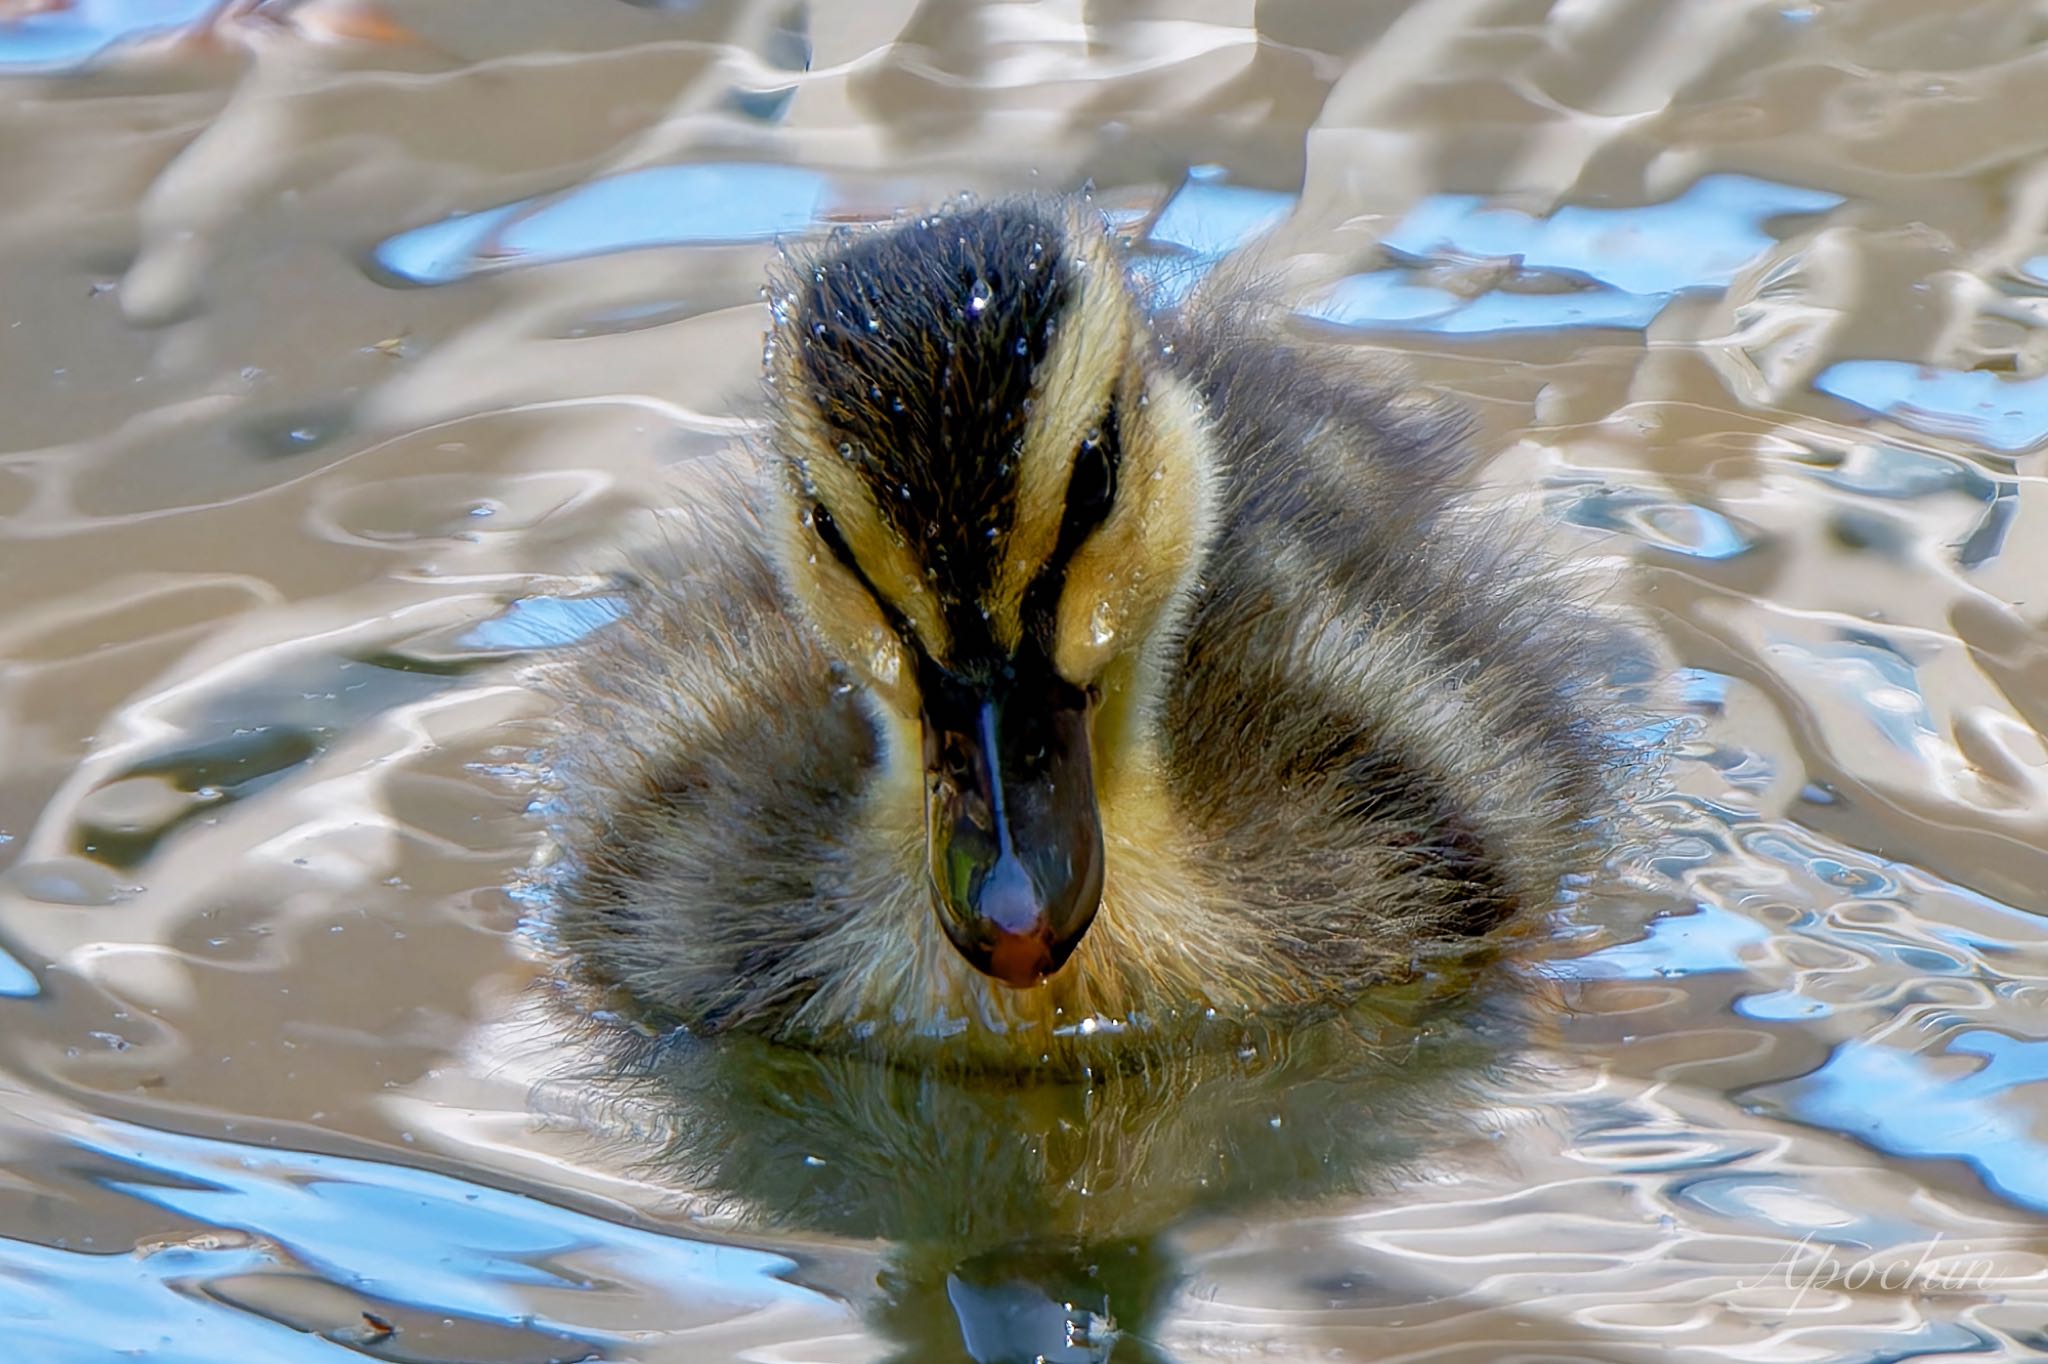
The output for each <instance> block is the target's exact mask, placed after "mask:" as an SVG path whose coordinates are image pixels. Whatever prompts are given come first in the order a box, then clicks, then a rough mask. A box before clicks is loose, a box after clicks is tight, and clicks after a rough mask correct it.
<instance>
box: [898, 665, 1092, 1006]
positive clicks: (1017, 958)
mask: <svg viewBox="0 0 2048 1364" xmlns="http://www.w3.org/2000/svg"><path fill="white" fill-rule="evenodd" d="M1093 709H1094V703H1093V701H1092V699H1091V697H1090V696H1089V694H1088V693H1087V692H1085V691H1083V690H1081V689H1080V688H1078V687H1074V686H1071V685H1070V684H1068V683H1066V682H1065V681H1064V680H1062V679H1060V678H1058V677H1057V676H1055V675H1052V674H1051V670H1050V668H1046V669H1044V670H1041V671H1039V672H1038V675H1037V676H1036V677H1034V678H1031V679H1029V680H1026V679H1023V678H1017V677H1007V678H1004V679H1002V680H1000V681H998V682H996V683H994V684H993V685H991V686H988V687H982V688H976V687H969V686H964V685H962V684H960V683H957V682H955V681H954V680H953V679H951V678H933V679H931V681H930V682H929V683H928V684H927V685H926V687H925V702H924V759H925V773H926V782H925V790H926V793H927V794H926V798H925V838H926V843H927V847H928V851H929V854H930V863H929V865H930V869H931V881H932V891H933V896H934V901H935V905H936V908H937V911H938V916H939V922H940V924H941V925H942V926H943V927H944V928H945V930H946V936H947V937H948V938H950V939H951V940H952V942H953V946H955V947H956V948H958V949H959V950H960V954H961V955H962V956H964V957H966V958H967V960H968V961H969V962H971V963H972V964H973V965H974V966H975V968H976V969H978V970H980V971H983V972H985V973H986V974H988V975H990V976H993V977H995V978H996V979H997V980H999V981H1002V982H1003V983H1004V984H1006V985H1012V986H1016V987H1018V988H1020V989H1022V988H1024V987H1026V986H1031V985H1036V984H1037V983H1038V982H1039V981H1041V980H1044V979H1045V978H1046V977H1047V976H1050V975H1052V974H1053V973H1054V972H1056V971H1058V970H1059V969H1060V967H1061V966H1062V965H1064V964H1065V963H1066V960H1067V958H1068V957H1069V956H1070V955H1072V953H1073V951H1074V948H1075V947H1076V946H1077V945H1078V944H1079V943H1080V941H1081V936H1082V934H1084V933H1086V932H1087V931H1088V925H1089V923H1090V922H1091V921H1092V920H1093V919H1094V918H1095V910H1096V907H1097V906H1098V905H1100V904H1101V902H1102V823H1101V820H1100V818H1099V817H1098V815H1097V812H1096V808H1095V774H1094V771H1093V765H1092V763H1091V760H1090V729H1091V727H1092V723H1093V718H1094V717H1093Z"/></svg>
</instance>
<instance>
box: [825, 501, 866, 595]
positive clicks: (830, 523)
mask: <svg viewBox="0 0 2048 1364" xmlns="http://www.w3.org/2000/svg"><path fill="white" fill-rule="evenodd" d="M811 529H812V530H814V531H816V532H817V533H818V538H819V539H820V540H822V541H824V542H825V548H826V549H828V550H830V551H832V557H833V558H835V559H837V560H838V561H839V562H840V564H841V565H842V566H843V567H845V568H846V570H847V571H848V572H850V573H854V574H857V575H859V577H860V580H861V582H862V583H863V584H864V585H867V587H868V590H869V591H870V592H872V591H874V587H873V585H872V584H868V580H867V575H866V574H865V573H861V571H860V565H859V564H858V563H856V562H855V561H854V557H853V551H852V550H850V549H848V548H847V547H846V537H845V536H843V535H841V534H840V533H839V523H838V522H837V521H834V520H833V519H832V513H831V512H829V511H826V510H825V506H824V504H823V503H822V502H821V503H819V504H817V505H815V506H813V507H812V508H811Z"/></svg>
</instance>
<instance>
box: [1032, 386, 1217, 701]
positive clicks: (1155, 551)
mask: <svg viewBox="0 0 2048 1364" xmlns="http://www.w3.org/2000/svg"><path fill="white" fill-rule="evenodd" d="M1139 385H1143V394H1144V397H1145V398H1146V400H1147V401H1145V402H1144V403H1142V404H1141V403H1140V402H1139V396H1140V395H1139V392H1138V391H1137V390H1138V387H1139ZM1118 414H1119V433H1120V435H1121V437H1122V441H1123V462H1122V465H1121V466H1120V469H1119V471H1118V474H1117V495H1116V503H1115V506H1114V508H1113V509H1112V510H1111V512H1110V514H1109V519H1108V520H1107V521H1105V522H1103V524H1102V527H1101V529H1099V530H1097V531H1096V532H1095V534H1094V535H1092V536H1090V537H1089V538H1088V539H1087V540H1086V541H1085V542H1083V543H1082V545H1081V548H1080V550H1079V551H1078V552H1076V553H1075V555H1074V558H1073V561H1072V562H1071V563H1070V564H1068V566H1067V577H1066V584H1065V587H1064V589H1063V590H1062V591H1061V593H1060V604H1059V614H1058V617H1057V619H1056V622H1055V629H1054V635H1053V664H1054V666H1055V667H1057V668H1058V669H1059V671H1060V673H1061V675H1062V676H1064V677H1066V678H1067V679H1068V680H1069V681H1071V682H1076V683H1092V682H1094V681H1096V680H1097V679H1098V678H1099V677H1100V676H1101V675H1102V672H1103V669H1104V668H1106V667H1107V666H1108V665H1109V663H1110V661H1111V660H1112V659H1114V658H1116V657H1117V656H1118V655H1119V654H1122V653H1126V652H1128V651H1132V650H1135V649H1137V648H1138V647H1139V646H1140V645H1142V644H1143V643H1144V642H1145V640H1146V639H1147V638H1148V637H1149V636H1150V635H1151V634H1152V633H1153V631H1154V627H1155V626H1156V625H1157V624H1158V623H1159V620H1160V618H1161V615H1162V613H1163V612H1164V609H1165V607H1166V605H1167V603H1168V602H1169V601H1170V600H1172V598H1173V596H1174V594H1175V593H1177V592H1179V591H1180V590H1181V588H1182V586H1183V585H1184V584H1185V582H1186V580H1187V578H1188V576H1189V574H1190V572H1191V571H1192V570H1193V568H1194V567H1195V562H1196V559H1197V556H1198V555H1199V554H1200V553H1201V547H1202V545H1203V544H1204V543H1205V542H1206V540H1207V538H1208V532H1209V517H1210V507H1211V504H1212V494H1211V490H1210V487H1209V480H1210V479H1211V478H1212V477H1213V474H1212V473H1211V471H1210V469H1209V467H1208V461H1207V460H1206V459H1205V458H1204V457H1203V455H1202V451H1203V450H1204V449H1205V448H1206V447H1205V445H1204V441H1205V439H1206V437H1205V435H1204V432H1203V429H1202V413H1201V407H1200V405H1199V403H1198V402H1197V400H1196V398H1195V395H1194V394H1193V393H1192V392H1191V391H1190V390H1189V389H1188V387H1187V385H1186V384H1185V383H1184V382H1183V381H1181V380H1180V379H1178V378H1175V377H1174V376H1172V375H1170V374H1159V375H1155V376H1153V377H1152V378H1151V379H1150V380H1145V379H1141V378H1134V379H1133V380H1132V381H1131V383H1130V384H1128V385H1126V391H1125V392H1123V393H1121V394H1120V395H1119V407H1118Z"/></svg>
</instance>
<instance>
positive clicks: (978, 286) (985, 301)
mask: <svg viewBox="0 0 2048 1364" xmlns="http://www.w3.org/2000/svg"><path fill="white" fill-rule="evenodd" d="M994 297H995V291H994V290H992V289H990V288H989V287H988V281H987V280H985V279H977V280H975V281H974V286H973V287H972V288H970V289H969V290H968V291H967V311H968V312H970V313H973V314H974V315H975V316H977V317H979V316H980V315H981V314H982V312H983V311H984V310H985V309H986V308H987V307H988V305H989V301H990V300H991V299H993V298H994Z"/></svg>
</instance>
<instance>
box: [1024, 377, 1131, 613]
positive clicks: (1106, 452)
mask: <svg viewBox="0 0 2048 1364" xmlns="http://www.w3.org/2000/svg"><path fill="white" fill-rule="evenodd" d="M1122 463H1123V446H1122V445H1121V444H1120V442H1119V439H1118V432H1117V423H1116V408H1115V406H1114V405H1112V406H1111V407H1110V409H1109V411H1108V412H1107V413H1105V414H1104V415H1103V418H1102V429H1101V430H1100V431H1097V432H1096V433H1095V434H1094V435H1093V436H1092V437H1090V438H1089V439H1088V440H1087V441H1084V442H1083V443H1082V445H1081V448H1080V450H1079V451H1077V452H1076V453H1075V455H1074V471H1073V473H1072V474H1070V475H1069V476H1068V478H1067V507H1066V511H1065V513H1064V514H1063V515H1062V517H1061V519H1060V535H1059V540H1058V541H1057V542H1056V543H1055V544H1054V546H1053V551H1052V554H1051V556H1050V557H1049V558H1047V559H1046V561H1045V567H1044V568H1042V569H1040V570H1039V572H1038V576H1037V577H1036V578H1034V579H1032V582H1031V586H1030V588H1028V589H1027V590H1026V591H1025V593H1024V603H1023V612H1022V615H1023V618H1024V630H1025V633H1026V634H1027V635H1030V636H1033V637H1035V638H1036V639H1037V640H1038V642H1039V647H1040V648H1041V649H1045V650H1050V649H1051V648H1052V634H1053V630H1054V628H1055V623H1054V619H1053V614H1054V612H1055V611H1056V610H1057V609H1058V606H1059V600H1060V593H1061V592H1062V591H1064V590H1065V589H1066V583H1067V565H1068V564H1069V563H1070V562H1071V561H1072V560H1073V557H1074V554H1075V552H1076V551H1077V550H1079V549H1080V548H1081V545H1082V543H1083V542H1084V541H1086V540H1087V538H1088V537H1089V536H1090V535H1093V534H1094V533H1095V531H1096V530H1097V529H1098V528H1099V527H1100V526H1101V525H1102V523H1103V522H1104V521H1107V520H1108V519H1109V513H1110V511H1111V510H1112V509H1113V508H1114V507H1115V506H1116V487H1117V473H1118V471H1119V469H1120V467H1121V465H1122Z"/></svg>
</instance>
